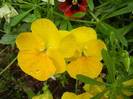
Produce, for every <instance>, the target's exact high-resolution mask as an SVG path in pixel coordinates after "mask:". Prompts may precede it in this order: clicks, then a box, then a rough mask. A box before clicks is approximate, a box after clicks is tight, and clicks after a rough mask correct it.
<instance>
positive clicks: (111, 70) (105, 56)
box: [102, 49, 115, 83]
mask: <svg viewBox="0 0 133 99" xmlns="http://www.w3.org/2000/svg"><path fill="white" fill-rule="evenodd" d="M102 57H103V60H104V62H105V65H106V67H107V70H108V76H109V78H110V79H109V80H110V81H109V82H110V83H113V81H114V80H115V65H114V61H113V60H112V58H111V57H110V55H109V53H108V52H107V51H106V50H105V49H102Z"/></svg>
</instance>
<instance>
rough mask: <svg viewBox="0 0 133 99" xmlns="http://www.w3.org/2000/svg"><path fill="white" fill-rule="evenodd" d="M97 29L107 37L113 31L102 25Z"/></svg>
mask: <svg viewBox="0 0 133 99" xmlns="http://www.w3.org/2000/svg"><path fill="white" fill-rule="evenodd" d="M96 27H97V28H98V30H99V31H100V32H101V33H103V34H105V35H109V34H110V33H111V31H109V30H108V28H107V27H106V26H104V25H103V24H102V23H99V24H98V25H97V26H96Z"/></svg>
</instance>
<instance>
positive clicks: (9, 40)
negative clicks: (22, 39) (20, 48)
mask: <svg viewBox="0 0 133 99" xmlns="http://www.w3.org/2000/svg"><path fill="white" fill-rule="evenodd" d="M16 38H17V35H11V34H4V35H3V37H2V38H1V40H0V44H4V45H5V44H11V45H12V47H13V46H14V45H15V40H16Z"/></svg>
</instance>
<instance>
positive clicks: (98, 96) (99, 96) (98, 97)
mask: <svg viewBox="0 0 133 99" xmlns="http://www.w3.org/2000/svg"><path fill="white" fill-rule="evenodd" d="M109 90H110V88H106V89H104V90H103V91H102V92H101V93H99V94H97V95H96V96H94V97H92V98H91V99H100V98H101V97H102V96H103V95H104V94H105V93H106V92H107V91H109Z"/></svg>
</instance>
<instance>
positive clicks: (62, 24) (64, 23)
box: [59, 20, 67, 30]
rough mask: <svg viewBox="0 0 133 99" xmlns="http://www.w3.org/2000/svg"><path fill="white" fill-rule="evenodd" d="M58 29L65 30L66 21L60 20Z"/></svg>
mask: <svg viewBox="0 0 133 99" xmlns="http://www.w3.org/2000/svg"><path fill="white" fill-rule="evenodd" d="M59 30H67V21H65V20H62V21H61V24H60V27H59Z"/></svg>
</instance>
